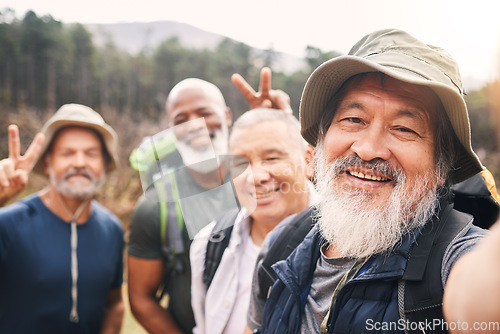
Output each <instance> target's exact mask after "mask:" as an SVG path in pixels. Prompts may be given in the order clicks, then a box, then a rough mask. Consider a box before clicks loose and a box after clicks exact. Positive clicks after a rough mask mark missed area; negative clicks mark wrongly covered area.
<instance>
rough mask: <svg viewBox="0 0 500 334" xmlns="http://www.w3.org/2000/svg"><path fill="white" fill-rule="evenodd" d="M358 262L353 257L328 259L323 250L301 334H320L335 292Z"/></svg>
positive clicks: (305, 311) (309, 296) (307, 303)
mask: <svg viewBox="0 0 500 334" xmlns="http://www.w3.org/2000/svg"><path fill="white" fill-rule="evenodd" d="M355 262H356V259H355V258H352V257H338V258H333V259H330V258H327V257H326V256H325V255H324V254H323V249H322V250H321V256H320V257H319V259H318V264H317V266H316V270H315V271H314V277H313V280H312V284H311V290H310V291H309V295H308V296H307V299H306V305H305V308H304V315H303V317H302V323H301V326H300V332H301V333H320V326H321V322H322V321H323V319H324V318H325V316H326V314H327V313H328V309H329V308H330V305H331V302H332V296H333V292H334V291H335V288H336V287H337V285H338V284H339V282H340V280H341V279H342V277H343V276H344V275H345V274H347V272H349V270H350V269H351V268H352V267H353V265H354V263H355Z"/></svg>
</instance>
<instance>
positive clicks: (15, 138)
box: [8, 124, 21, 161]
mask: <svg viewBox="0 0 500 334" xmlns="http://www.w3.org/2000/svg"><path fill="white" fill-rule="evenodd" d="M8 132H9V158H11V159H14V160H16V161H17V160H18V159H19V156H20V155H21V143H20V140H19V128H18V127H17V125H15V124H11V125H9V127H8Z"/></svg>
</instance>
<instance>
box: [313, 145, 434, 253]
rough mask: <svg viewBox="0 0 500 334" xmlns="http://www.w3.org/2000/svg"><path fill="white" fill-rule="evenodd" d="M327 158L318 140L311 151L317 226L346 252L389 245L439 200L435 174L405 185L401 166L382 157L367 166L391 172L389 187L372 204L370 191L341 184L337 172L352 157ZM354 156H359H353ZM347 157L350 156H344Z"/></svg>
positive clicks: (414, 226)
mask: <svg viewBox="0 0 500 334" xmlns="http://www.w3.org/2000/svg"><path fill="white" fill-rule="evenodd" d="M350 158H351V157H349V158H347V159H345V158H339V159H337V160H335V161H333V162H332V163H328V162H327V161H326V157H325V155H324V152H323V149H322V145H318V147H317V148H316V152H315V176H316V188H317V190H318V193H319V198H321V202H320V203H319V210H318V217H317V218H318V226H319V230H320V232H321V234H322V236H323V238H324V239H325V240H326V241H327V242H328V243H329V244H330V245H332V246H334V247H335V250H337V251H340V252H341V253H342V254H343V255H345V256H351V257H355V258H363V257H367V256H371V255H373V254H377V253H382V252H385V251H388V250H391V249H392V248H393V247H394V246H396V245H397V243H398V242H400V241H401V239H402V237H403V236H404V235H405V234H408V233H410V232H412V231H414V230H415V229H417V228H419V227H421V226H423V225H425V223H426V222H427V221H428V220H429V219H430V218H431V217H432V215H433V214H434V211H435V209H436V207H437V205H438V201H437V199H438V195H437V189H438V186H439V180H440V173H439V172H438V171H437V170H436V171H429V172H428V173H426V174H425V175H422V176H421V177H419V178H418V179H417V180H415V181H414V182H412V183H411V184H409V181H408V180H407V179H406V175H405V173H404V172H403V171H401V170H395V169H394V168H393V167H391V166H389V164H388V163H387V162H384V161H381V162H380V165H382V166H378V164H375V166H370V168H372V169H374V170H379V171H381V172H383V173H385V174H386V175H390V176H391V178H392V180H393V183H394V185H395V186H394V190H393V192H392V194H391V196H390V198H389V199H388V201H387V203H386V204H385V205H383V206H377V207H374V202H375V200H376V197H375V195H374V194H373V193H372V192H371V191H369V190H360V189H353V188H351V187H349V188H348V189H346V187H342V185H341V184H339V183H340V182H339V181H338V180H339V176H340V175H341V173H342V172H343V171H344V170H345V167H346V164H347V165H352V161H353V160H356V159H354V158H351V159H350ZM356 158H357V160H358V161H362V160H361V159H360V158H358V157H356ZM349 160H350V161H349Z"/></svg>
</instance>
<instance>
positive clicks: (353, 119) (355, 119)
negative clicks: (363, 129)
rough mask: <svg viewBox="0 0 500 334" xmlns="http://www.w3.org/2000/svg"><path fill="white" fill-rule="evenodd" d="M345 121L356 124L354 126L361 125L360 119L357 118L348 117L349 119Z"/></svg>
mask: <svg viewBox="0 0 500 334" xmlns="http://www.w3.org/2000/svg"><path fill="white" fill-rule="evenodd" d="M347 120H348V121H350V122H353V123H356V124H360V123H362V121H361V119H360V118H357V117H349V118H347Z"/></svg>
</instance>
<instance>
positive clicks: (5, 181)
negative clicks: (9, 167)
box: [0, 159, 10, 187]
mask: <svg viewBox="0 0 500 334" xmlns="http://www.w3.org/2000/svg"><path fill="white" fill-rule="evenodd" d="M5 160H7V159H4V160H2V161H0V185H1V186H2V187H8V186H9V184H10V182H9V178H8V177H7V175H6V174H5V168H4V162H5Z"/></svg>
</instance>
